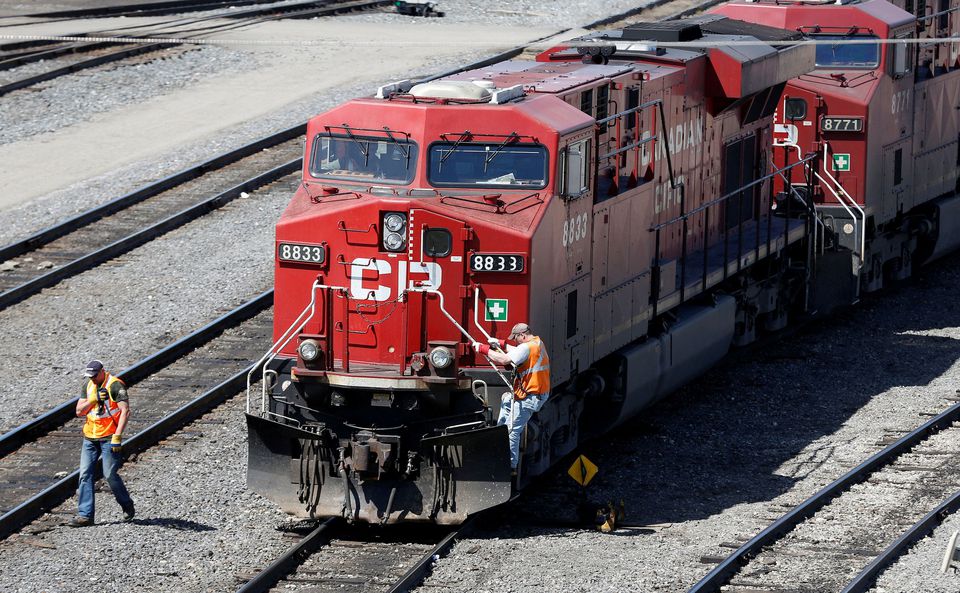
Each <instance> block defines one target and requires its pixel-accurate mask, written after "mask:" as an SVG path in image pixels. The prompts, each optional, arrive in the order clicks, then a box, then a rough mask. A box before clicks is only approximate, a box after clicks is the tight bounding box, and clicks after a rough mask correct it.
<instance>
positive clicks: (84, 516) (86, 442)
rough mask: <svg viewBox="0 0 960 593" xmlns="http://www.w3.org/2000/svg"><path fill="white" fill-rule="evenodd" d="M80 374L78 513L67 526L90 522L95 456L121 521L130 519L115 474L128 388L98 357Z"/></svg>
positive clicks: (130, 510) (124, 494) (129, 509)
mask: <svg viewBox="0 0 960 593" xmlns="http://www.w3.org/2000/svg"><path fill="white" fill-rule="evenodd" d="M83 374H84V375H85V376H86V377H87V380H86V381H85V382H84V385H83V389H82V390H81V394H80V399H79V400H77V416H79V417H83V416H86V421H85V422H84V425H83V448H82V449H81V451H80V485H79V487H78V488H77V498H78V503H77V516H76V517H74V518H73V519H72V520H71V521H70V526H71V527H83V526H85V525H92V524H93V521H94V496H93V483H94V478H95V477H96V476H95V471H96V467H97V461H98V460H102V462H103V477H104V479H106V480H107V484H109V485H110V490H112V491H113V495H114V497H116V499H117V502H118V503H119V504H120V508H122V509H123V519H124V521H129V520H131V519H133V515H134V510H133V500H132V499H131V498H130V493H129V492H127V487H126V486H125V485H124V483H123V480H121V479H120V476H119V475H118V474H117V469H118V468H119V467H120V447H121V444H122V435H123V429H124V428H125V427H126V426H127V419H128V418H129V416H130V405H129V403H128V399H127V388H126V386H125V385H124V384H123V381H121V380H120V379H119V378H117V377H114V376H112V375H111V374H110V373H108V372H107V371H106V370H105V369H104V368H103V363H101V362H100V361H99V360H93V361H90V364H88V365H87V368H86V369H85V370H84V373H83Z"/></svg>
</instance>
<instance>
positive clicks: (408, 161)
mask: <svg viewBox="0 0 960 593" xmlns="http://www.w3.org/2000/svg"><path fill="white" fill-rule="evenodd" d="M416 168H417V145H416V144H415V143H413V142H409V141H407V140H401V139H393V138H383V137H379V138H370V137H365V136H323V135H318V136H317V137H316V138H315V139H314V142H313V158H312V160H311V163H310V174H311V175H313V176H314V177H318V178H321V179H343V180H350V181H367V180H370V181H376V182H377V183H410V182H411V181H413V174H414V172H415V171H416Z"/></svg>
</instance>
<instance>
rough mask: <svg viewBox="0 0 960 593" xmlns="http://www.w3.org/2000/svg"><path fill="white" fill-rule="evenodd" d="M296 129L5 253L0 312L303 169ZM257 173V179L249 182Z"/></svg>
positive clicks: (6, 249) (289, 180)
mask: <svg viewBox="0 0 960 593" xmlns="http://www.w3.org/2000/svg"><path fill="white" fill-rule="evenodd" d="M304 129H305V128H304V126H294V127H292V128H289V129H287V130H283V131H281V132H278V133H276V134H273V135H271V136H269V137H267V138H263V139H261V140H258V141H256V142H253V143H250V144H247V145H246V146H243V147H241V148H238V149H236V150H233V151H230V152H228V153H225V154H222V155H219V156H217V157H215V158H213V159H210V160H208V161H206V162H204V163H201V164H199V165H196V166H194V167H191V168H189V169H186V170H184V171H181V172H179V173H177V174H175V175H171V176H170V177H167V178H164V179H161V180H159V181H157V182H155V183H152V184H150V185H147V186H145V187H142V188H140V189H138V190H136V191H134V192H132V193H130V194H127V195H125V196H121V197H120V198H117V199H115V200H112V201H110V202H108V203H106V204H104V205H102V206H99V207H97V208H94V209H91V210H88V211H87V212H84V213H82V214H79V215H77V216H75V217H73V218H71V219H69V220H67V221H64V222H62V223H59V224H57V225H55V226H52V227H49V228H47V229H44V230H42V231H40V232H38V233H35V234H34V235H32V236H30V237H27V238H26V239H23V240H21V241H16V242H14V243H11V244H9V245H7V246H5V247H3V248H0V262H3V263H2V264H0V310H2V309H4V308H6V307H9V306H11V305H13V304H15V303H18V302H20V301H22V300H23V299H25V298H27V297H29V296H31V295H33V294H36V293H37V292H39V291H40V290H42V289H44V288H47V287H50V286H53V285H54V284H56V283H58V282H60V281H61V280H63V279H65V278H68V277H70V276H73V275H76V274H78V273H80V272H83V271H85V270H88V269H90V268H92V267H94V266H96V265H99V264H101V263H103V262H105V261H107V260H110V259H112V258H114V257H116V256H118V255H120V254H123V253H126V252H128V251H130V250H132V249H134V248H135V247H138V246H140V245H142V244H144V243H146V242H147V241H150V240H152V239H154V238H156V237H158V236H160V235H162V234H164V233H166V232H169V231H171V230H173V229H175V228H177V227H179V226H182V225H184V224H186V223H188V222H190V221H192V220H195V219H196V218H198V217H200V216H203V215H205V214H207V213H209V212H211V211H213V210H215V209H217V208H219V207H221V206H223V205H224V204H227V203H229V202H230V201H232V200H234V199H236V198H238V197H241V196H242V195H243V194H245V193H249V192H254V191H256V190H258V189H263V188H265V187H266V186H268V185H269V184H272V183H276V182H278V181H282V180H284V179H287V181H286V182H287V183H288V184H289V185H290V190H291V193H292V191H293V188H294V186H295V182H296V179H294V178H293V174H294V173H296V172H298V171H299V169H300V162H301V159H302V156H301V155H302V152H303V145H302V141H301V140H300V135H301V134H303V131H304ZM251 175H252V176H251Z"/></svg>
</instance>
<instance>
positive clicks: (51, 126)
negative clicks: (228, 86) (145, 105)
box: [0, 45, 257, 144]
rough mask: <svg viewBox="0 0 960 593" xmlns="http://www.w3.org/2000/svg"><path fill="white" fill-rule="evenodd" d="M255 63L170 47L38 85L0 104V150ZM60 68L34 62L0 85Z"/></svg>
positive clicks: (218, 51) (251, 58) (209, 50)
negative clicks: (26, 139) (5, 145)
mask: <svg viewBox="0 0 960 593" xmlns="http://www.w3.org/2000/svg"><path fill="white" fill-rule="evenodd" d="M256 59H257V56H256V54H250V53H241V52H237V51H234V50H231V49H229V48H225V47H220V46H216V45H210V46H202V47H196V46H194V47H193V48H189V49H184V48H183V47H174V48H169V49H165V50H160V51H157V52H152V53H150V54H145V55H143V56H140V57H137V58H132V59H131V60H129V61H124V62H115V63H110V64H105V65H102V66H98V67H97V68H93V69H90V70H81V71H78V72H76V73H74V74H70V75H67V76H63V77H60V78H57V79H55V80H51V81H47V82H41V83H38V84H36V85H34V86H32V87H29V88H28V89H26V90H22V91H16V92H14V93H12V94H10V95H7V96H5V97H4V98H3V100H2V101H0V129H3V134H0V144H9V143H11V142H16V141H17V140H20V139H23V138H27V137H30V136H33V135H35V134H44V133H51V132H56V131H57V130H59V129H62V127H63V126H69V125H75V124H77V123H80V122H84V121H88V120H90V119H91V118H92V117H93V116H94V115H96V114H97V113H106V112H109V111H111V110H114V109H117V108H118V107H122V106H124V105H131V104H135V103H138V102H144V101H147V100H149V99H152V98H154V97H156V96H158V95H162V94H166V93H170V92H173V91H175V90H177V89H179V88H183V87H185V86H188V85H190V84H193V83H195V82H198V81H200V80H203V79H204V78H209V77H211V76H215V75H216V76H224V75H229V74H232V73H239V72H243V71H244V70H248V69H251V68H253V67H255V66H256V63H255V60H256ZM69 60H70V63H74V62H77V61H79V60H78V58H77V57H76V56H69ZM51 64H53V65H54V66H51ZM60 66H61V64H60V63H59V61H58V60H56V59H54V60H51V61H50V64H48V63H46V62H38V63H33V64H26V65H23V66H20V67H18V68H13V69H11V70H6V71H2V72H0V84H5V83H7V82H12V81H15V80H21V79H24V78H27V77H29V76H34V75H36V74H40V73H44V72H47V71H49V70H51V69H52V68H53V67H60ZM134 81H136V82H135V83H134Z"/></svg>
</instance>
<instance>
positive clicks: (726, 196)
mask: <svg viewBox="0 0 960 593" xmlns="http://www.w3.org/2000/svg"><path fill="white" fill-rule="evenodd" d="M817 156H818V155H817V154H811V155H809V156H806V157H804V158H803V159H801V160H799V161H797V162H796V163H792V164H790V165H786V166H784V167H783V168H780V169H774V170H773V172H771V173H768V174H766V175H764V176H763V177H758V178H757V179H755V180H753V181H751V182H750V183H748V184H746V185H744V186H743V187H740V188H738V189H735V190H734V191H732V192H730V193H727V194H724V195H722V196H720V197H719V198H715V199H713V200H710V201H709V202H704V203H703V204H700V205H699V206H697V207H696V208H694V209H693V210H690V211H688V212H685V213H684V214H681V215H679V216H677V217H675V218H671V219H670V220H668V221H666V222H661V223H660V224H657V225H654V226H651V227H650V228H649V229H648V230H650V231H651V232H655V231H659V230H660V229H662V228H665V227H668V226H670V225H672V224H676V223H677V222H680V221H682V220H684V219H686V218H689V217H690V216H692V215H693V214H697V213H699V212H702V211H704V210H706V209H708V208H711V207H713V206H716V205H717V204H720V203H722V202H724V201H726V200H728V199H730V198H732V197H733V196H734V195H739V194H742V193H743V192H744V190H747V189H750V188H751V187H753V186H755V185H760V184H762V183H764V182H765V181H768V180H770V179H771V178H773V177H774V176H775V175H778V174H781V173H783V172H784V171H786V170H788V169H792V168H794V167H796V166H798V165H802V164H806V163H808V162H810V161H813V160H816V158H817Z"/></svg>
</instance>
